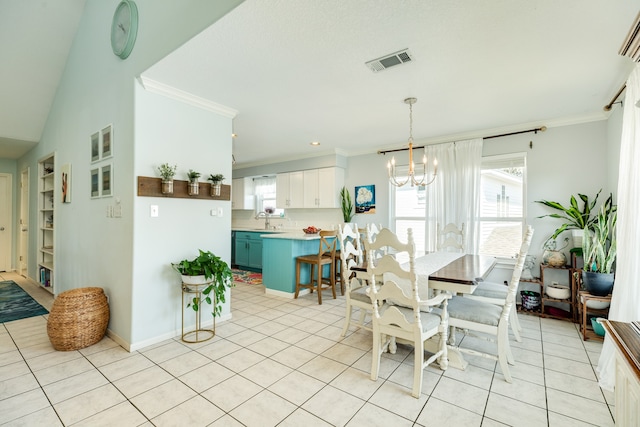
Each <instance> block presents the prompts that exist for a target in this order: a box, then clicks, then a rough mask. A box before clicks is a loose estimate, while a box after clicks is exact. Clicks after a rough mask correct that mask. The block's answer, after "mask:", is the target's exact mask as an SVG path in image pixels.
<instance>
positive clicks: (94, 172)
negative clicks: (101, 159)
mask: <svg viewBox="0 0 640 427" xmlns="http://www.w3.org/2000/svg"><path fill="white" fill-rule="evenodd" d="M98 197H100V168H95V169H91V198H92V199H96V198H98Z"/></svg>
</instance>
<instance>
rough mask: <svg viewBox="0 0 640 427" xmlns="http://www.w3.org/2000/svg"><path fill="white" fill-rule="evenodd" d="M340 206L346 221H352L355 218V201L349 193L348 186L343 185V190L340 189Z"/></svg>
mask: <svg viewBox="0 0 640 427" xmlns="http://www.w3.org/2000/svg"><path fill="white" fill-rule="evenodd" d="M340 208H341V209H342V219H343V220H344V222H345V223H348V222H351V220H352V219H353V202H352V201H351V194H349V190H347V187H342V190H340Z"/></svg>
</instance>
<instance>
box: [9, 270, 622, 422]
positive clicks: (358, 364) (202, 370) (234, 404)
mask: <svg viewBox="0 0 640 427" xmlns="http://www.w3.org/2000/svg"><path fill="white" fill-rule="evenodd" d="M0 279H1V280H14V281H16V282H17V283H19V284H21V286H23V287H24V288H26V289H27V290H28V291H29V292H30V293H32V294H34V295H37V298H36V299H38V300H39V301H40V302H41V303H42V304H43V305H44V306H45V307H47V308H50V307H51V299H52V298H51V296H50V295H46V291H44V290H42V289H39V288H38V286H37V285H35V284H33V283H30V282H29V281H27V280H25V279H23V278H21V277H20V276H18V275H16V274H11V273H9V274H5V273H2V274H0ZM42 292H44V293H45V294H42ZM323 302H324V304H322V305H321V306H319V305H318V304H317V300H316V297H315V296H312V295H307V296H304V297H301V298H300V299H298V300H288V299H283V298H278V297H272V296H266V295H265V294H264V288H263V287H262V286H260V285H245V284H238V285H237V287H235V288H233V290H232V299H231V307H232V313H233V319H232V320H231V321H228V322H224V323H219V324H218V327H217V334H216V336H215V338H214V339H212V340H210V341H207V342H204V343H199V344H185V343H183V342H181V341H180V339H179V338H175V339H171V340H167V341H165V342H162V343H159V344H156V345H154V346H151V347H149V348H145V349H143V350H140V351H135V352H132V353H129V352H127V351H125V350H124V349H122V348H121V347H119V346H118V345H117V344H116V343H115V342H113V341H112V340H110V339H109V338H104V339H103V340H102V341H100V342H99V343H97V344H95V345H93V346H91V347H88V348H85V349H82V350H79V351H71V352H56V351H55V350H53V348H52V347H51V345H50V343H49V340H48V337H47V333H46V316H38V317H33V318H29V319H22V320H17V321H14V322H8V323H4V324H0V425H24V426H59V425H65V426H69V425H74V426H112V425H113V426H115V425H117V426H127V425H131V426H138V425H156V426H172V425H179V426H187V425H188V426H207V425H211V426H242V425H245V426H276V425H277V426H329V425H335V426H343V425H347V426H394V427H395V426H433V425H447V426H505V425H511V426H563V427H564V426H584V425H597V426H609V425H613V424H614V421H613V418H612V412H613V407H612V406H611V405H612V404H613V395H612V394H611V393H607V392H604V393H603V392H602V390H601V389H600V388H599V387H598V384H597V382H596V375H595V372H594V365H596V364H597V361H598V357H599V353H600V349H601V344H600V343H598V342H591V341H587V342H583V341H582V339H581V338H580V335H579V333H578V330H577V328H576V326H577V325H574V324H571V323H569V322H563V321H558V320H551V319H540V318H538V317H533V316H527V315H520V319H521V323H522V326H523V336H524V338H523V342H522V343H517V342H515V341H514V342H513V344H512V347H513V353H514V356H515V359H516V362H517V364H516V366H513V367H512V371H511V372H512V375H513V377H514V381H513V383H512V384H508V383H506V382H505V381H504V377H503V376H502V374H501V373H500V368H499V367H497V364H496V362H495V361H492V360H489V359H485V358H480V357H473V356H467V360H469V362H470V365H469V367H468V368H467V370H465V371H461V370H457V369H453V368H450V369H448V370H446V371H441V370H439V369H438V368H437V367H429V368H427V370H426V374H425V377H424V384H423V388H422V393H423V394H422V396H421V397H420V399H415V398H413V397H411V385H412V368H413V367H412V360H413V358H412V355H411V349H410V348H407V347H403V346H400V347H399V350H398V353H397V354H395V355H390V354H389V355H386V356H385V357H384V359H383V363H382V366H381V378H380V379H379V380H378V381H375V382H374V381H371V380H370V378H369V372H370V364H371V351H370V349H371V335H370V333H369V332H367V331H355V330H354V329H351V330H350V331H349V333H348V334H347V336H346V337H345V338H341V337H340V331H341V328H342V319H343V318H344V298H342V297H339V298H338V299H337V300H332V299H331V298H323ZM463 340H464V343H463V344H464V345H471V346H473V345H476V346H478V345H479V346H482V345H485V344H483V343H479V342H476V343H474V342H473V341H474V340H477V339H475V338H470V337H466V338H463Z"/></svg>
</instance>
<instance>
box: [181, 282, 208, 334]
mask: <svg viewBox="0 0 640 427" xmlns="http://www.w3.org/2000/svg"><path fill="white" fill-rule="evenodd" d="M211 283H212V282H207V283H201V284H195V285H192V284H187V283H184V282H183V283H182V341H184V342H187V343H198V342H203V341H207V340H210V339H211V338H213V337H214V336H215V335H216V318H215V316H214V315H213V313H212V314H211V317H212V319H213V325H212V327H211V329H208V328H203V327H202V305H201V302H202V291H204V290H205V289H206V288H207V286H209V285H211ZM185 295H186V297H187V301H190V300H191V299H192V298H193V297H194V296H195V298H197V300H198V311H196V312H195V315H196V327H195V329H194V330H192V331H187V332H185V331H184V311H185V306H186V304H187V301H185ZM210 296H211V298H213V306H214V307H215V292H211V294H210ZM188 311H193V310H191V309H188Z"/></svg>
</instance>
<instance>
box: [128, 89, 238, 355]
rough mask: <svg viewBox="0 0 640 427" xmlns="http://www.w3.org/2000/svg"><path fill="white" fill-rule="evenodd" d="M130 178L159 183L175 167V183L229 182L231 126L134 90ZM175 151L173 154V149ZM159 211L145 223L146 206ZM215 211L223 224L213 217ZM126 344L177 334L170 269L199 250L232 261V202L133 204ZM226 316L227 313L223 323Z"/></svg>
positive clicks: (174, 279)
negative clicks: (194, 179) (195, 179)
mask: <svg viewBox="0 0 640 427" xmlns="http://www.w3.org/2000/svg"><path fill="white" fill-rule="evenodd" d="M135 115H136V130H135V140H136V146H135V155H134V158H135V166H134V169H135V175H136V176H158V173H157V167H158V166H159V165H160V164H162V163H170V164H172V165H173V164H176V165H177V166H178V169H177V174H176V176H175V178H176V179H181V180H185V179H187V177H186V173H187V172H188V170H189V169H193V170H195V171H198V172H200V173H201V174H202V177H201V178H200V181H203V182H206V177H208V176H209V175H210V174H216V173H221V174H223V175H225V176H231V132H232V124H231V119H230V118H226V117H222V116H220V115H217V114H214V113H211V112H209V111H205V110H202V109H199V108H196V107H193V106H190V105H187V104H183V103H180V102H178V101H174V100H171V99H168V98H165V97H163V96H160V95H157V94H153V93H149V92H146V91H145V90H144V89H143V88H141V87H140V86H138V85H137V86H136V108H135ZM177 147H178V148H179V149H176V148H177ZM151 205H156V206H158V208H159V216H158V217H157V218H151V217H150V213H149V212H150V206H151ZM219 207H221V208H222V209H223V216H222V217H219V216H215V217H214V216H211V215H210V211H211V210H212V209H216V210H217V208H219ZM133 216H134V223H135V229H134V233H133V234H134V254H133V260H134V262H133V283H134V286H133V307H134V312H133V313H132V316H133V319H132V322H131V323H132V325H133V331H132V342H133V343H136V345H138V346H139V345H147V344H150V343H153V342H154V340H156V339H157V337H161V336H163V335H165V338H170V337H172V336H174V331H177V330H179V329H180V327H181V316H180V314H181V303H180V301H181V297H182V296H181V291H180V283H181V280H180V276H179V275H178V274H177V273H176V272H175V271H173V270H172V269H171V266H170V264H171V263H172V262H179V261H180V260H182V259H192V258H195V257H196V256H197V255H198V249H202V250H205V251H206V250H210V251H211V252H213V253H214V254H216V255H218V256H220V257H221V258H222V259H224V260H225V261H226V262H227V263H230V261H231V202H230V201H215V200H206V199H192V200H189V199H183V198H165V197H137V198H135V199H134V211H133ZM228 313H229V307H228V304H227V305H226V307H225V309H224V311H223V316H224V315H226V314H228ZM209 319H211V318H210V317H209Z"/></svg>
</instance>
